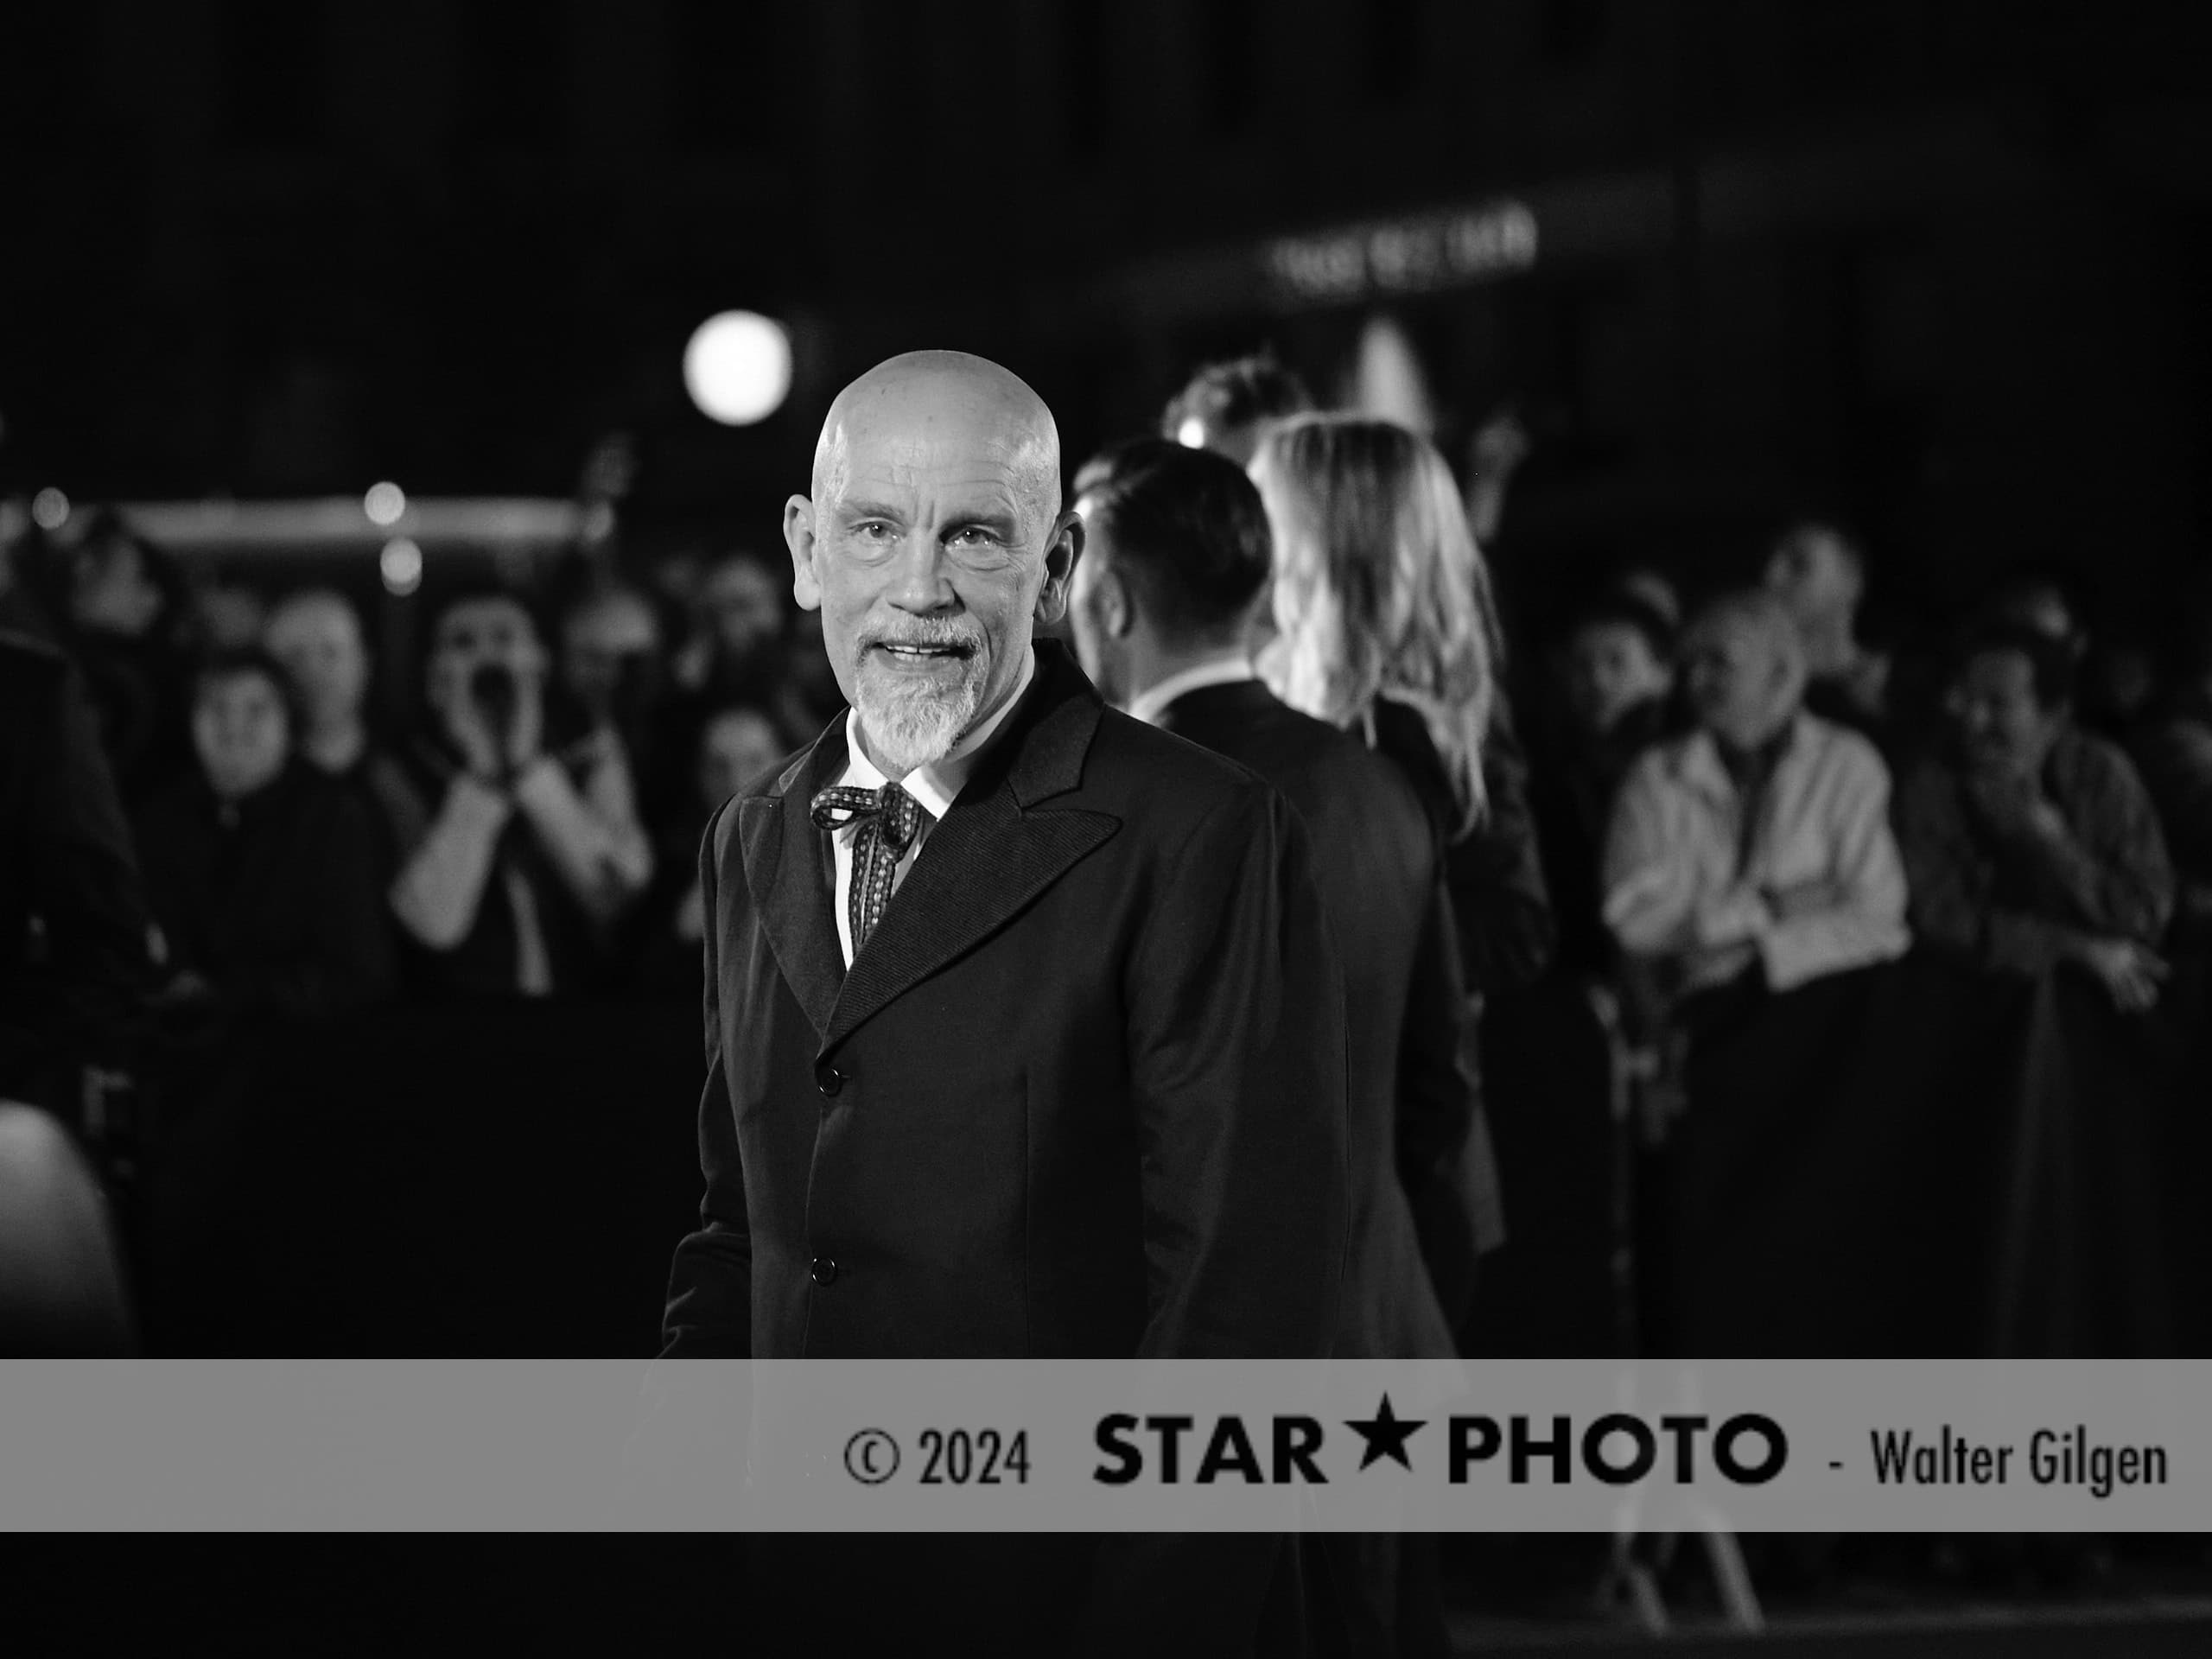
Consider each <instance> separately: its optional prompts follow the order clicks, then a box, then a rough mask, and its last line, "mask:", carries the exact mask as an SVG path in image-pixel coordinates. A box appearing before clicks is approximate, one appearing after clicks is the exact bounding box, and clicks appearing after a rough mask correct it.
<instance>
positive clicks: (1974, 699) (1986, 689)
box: [1949, 651, 2064, 777]
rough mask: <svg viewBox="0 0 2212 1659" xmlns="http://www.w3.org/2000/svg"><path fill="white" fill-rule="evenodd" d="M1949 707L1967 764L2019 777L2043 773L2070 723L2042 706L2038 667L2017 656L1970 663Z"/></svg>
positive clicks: (1988, 656) (1979, 657) (1993, 654)
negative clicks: (2062, 729) (2046, 758)
mask: <svg viewBox="0 0 2212 1659" xmlns="http://www.w3.org/2000/svg"><path fill="white" fill-rule="evenodd" d="M1949 705H1950V711H1951V718H1952V720H1953V721H1954V722H1955V728H1956V730H1957V733H1958V740H1959V747H1960V751H1961V754H1962V755H1963V756H1964V758H1965V760H1966V762H1967V765H1968V766H1971V767H1974V768H1975V769H1976V770H1986V771H1990V772H2003V773H2006V774H2008V775H2012V776H2016V777H2032V776H2033V775H2035V774H2036V773H2037V772H2040V771H2041V770H2042V769H2043V763H2044V756H2046V755H2048V754H2049V753H2050V746H2051V744H2052V743H2053V742H2054V741H2056V739H2057V736H2058V731H2059V728H2060V726H2061V724H2062V723H2063V718H2064V716H2063V712H2062V711H2060V710H2058V709H2045V708H2044V706H2043V705H2042V704H2041V703H2039V702H2037V701H2036V684H2035V669H2034V666H2033V665H2032V664H2030V662H2029V661H2028V659H2027V658H2026V656H2025V655H2024V654H2023V653H2022V652H2017V651H1984V652H1976V653H1975V654H1974V656H1972V657H1970V658H1967V662H1966V665H1965V666H1964V667H1963V668H1961V670H1960V671H1959V677H1958V678H1957V680H1956V681H1955V682H1954V683H1953V684H1952V687H1951V694H1950V698H1949Z"/></svg>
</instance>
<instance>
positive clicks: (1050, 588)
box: [1036, 507, 1083, 627]
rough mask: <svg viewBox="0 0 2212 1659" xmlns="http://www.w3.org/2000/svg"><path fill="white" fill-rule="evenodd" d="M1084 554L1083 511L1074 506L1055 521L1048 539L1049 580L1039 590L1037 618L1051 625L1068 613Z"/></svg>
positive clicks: (1046, 547) (1046, 551) (1047, 570)
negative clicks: (1070, 586) (1071, 587)
mask: <svg viewBox="0 0 2212 1659" xmlns="http://www.w3.org/2000/svg"><path fill="white" fill-rule="evenodd" d="M1082 556H1083V515H1082V514H1081V513H1079V512H1076V511H1075V510H1074V509H1073V508H1072V507H1071V508H1070V509H1069V510H1068V511H1067V512H1064V513H1062V514H1061V515H1060V516H1059V518H1058V519H1056V520H1055V521H1054V522H1053V524H1052V538H1051V539H1050V540H1049V541H1047V542H1046V543H1045V583H1044V586H1042V587H1041V588H1038V590H1037V610H1036V615H1037V620H1038V621H1039V622H1041V623H1043V624H1045V625H1046V626H1047V627H1049V626H1052V624H1053V623H1055V622H1057V621H1058V620H1060V619H1061V618H1062V617H1063V616H1065V615H1066V614H1067V608H1068V584H1069V583H1070V582H1072V581H1073V580H1074V579H1075V566H1076V561H1077V559H1080V558H1081V557H1082Z"/></svg>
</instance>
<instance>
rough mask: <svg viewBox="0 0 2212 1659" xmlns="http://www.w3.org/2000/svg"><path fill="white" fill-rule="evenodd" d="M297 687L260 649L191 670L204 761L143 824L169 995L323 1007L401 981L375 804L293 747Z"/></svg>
mask: <svg viewBox="0 0 2212 1659" xmlns="http://www.w3.org/2000/svg"><path fill="white" fill-rule="evenodd" d="M287 696H288V690H287V685H286V682H285V677H284V672H283V669H281V668H280V667H278V666H277V663H276V661H275V659H274V658H270V657H269V656H268V655H267V654H265V653H264V652H261V651H260V650H258V649H257V648H255V647H251V646H249V647H245V648H243V649H238V650H233V651H229V652H219V653H217V654H216V655H214V656H213V657H212V658H209V659H208V661H207V664H205V665H204V666H203V667H202V668H201V669H200V671H199V673H198V675H197V677H195V679H194V686H193V696H192V704H191V709H192V736H193V746H194V751H195V753H196V754H197V756H198V760H199V766H197V768H196V769H195V771H194V775H192V776H191V777H189V778H188V779H184V780H182V781H181V782H180V783H179V784H177V785H173V786H172V787H171V788H170V789H169V790H168V791H166V792H165V793H164V794H162V796H161V797H160V798H157V799H156V801H155V802H154V803H153V804H151V805H150V806H149V808H148V809H147V810H146V811H145V813H144V814H143V817H142V818H141V820H140V823H139V835H138V845H139V850H140V855H141V857H142V858H143V861H144V863H145V868H146V885H147V891H148V893H149V897H150V898H151V899H152V901H153V906H154V913H155V917H156V920H157V921H158V922H159V924H160V925H161V937H162V943H163V946H164V959H163V963H162V967H163V970H164V972H165V973H166V974H167V975H168V984H167V986H166V988H164V990H163V992H162V1001H164V1002H165V1003H167V1004H169V1005H172V1006H184V1007H197V1006H200V1005H209V1006H213V1007H217V1008H219V1009H223V1010H238V1011H245V1010H268V1011H273V1012H277V1013H282V1014H321V1013H327V1012H330V1011H333V1010H335V1009H339V1008H343V1007H350V1006H353V1005H355V1004H359V1003H363V1002H368V1001H375V1000H377V999H378V998H379V997H381V996H383V995H385V994H386V993H387V992H388V991H389V990H390V988H391V980H392V949H391V931H390V921H389V918H387V917H386V915H385V907H384V899H383V894H382V893H380V892H379V891H378V884H377V869H376V853H375V842H374V839H373V832H372V829H371V826H370V823H369V820H368V816H367V812H366V810H365V808H364V806H363V805H362V804H361V802H360V801H359V799H358V798H356V797H355V796H354V795H353V793H352V791H348V790H346V789H345V788H343V787H342V786H340V785H338V784H335V783H334V782H332V781H331V780H330V779H327V778H326V777H324V776H322V775H321V773H319V772H316V771H315V769H314V768H313V767H311V766H308V765H307V764H306V763H305V762H304V761H302V760H299V759H298V758H297V757H296V755H295V753H294V751H293V745H292V716H291V712H290V709H289V703H288V701H287Z"/></svg>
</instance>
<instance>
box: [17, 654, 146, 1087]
mask: <svg viewBox="0 0 2212 1659" xmlns="http://www.w3.org/2000/svg"><path fill="white" fill-rule="evenodd" d="M0 709H5V710H6V711H7V715H6V718H4V719H0V1098H8V1099H15V1100H23V1101H32V1102H35V1103H39V1104H41V1105H46V1106H49V1107H51V1108H53V1109H55V1110H57V1111H60V1112H63V1113H64V1114H65V1115H69V1116H73V1115H74V1112H75V1109H76V1102H77V1096H78V1093H79V1089H78V1083H79V1076H80V1073H81V1069H82V1068H83V1067H84V1066H86V1065H88V1064H90V1065H99V1066H101V1067H113V1066H118V1065H123V1064H124V1063H126V1062H127V1061H128V1060H129V1058H130V1047H131V1038H132V1035H133V1030H132V1027H133V1026H134V1024H135V1020H136V1014H137V1005H138V1001H139V999H140V997H141V996H142V995H143V993H144V992H145V991H146V990H147V989H148V988H149V982H150V972H149V969H150V963H149V959H148V956H147V940H148V923H149V916H148V913H147V911H146V908H145V902H144V899H143V893H142V890H141V887H140V882H139V873H138V864H137V856H136V855H135V852H134V850H133V848H132V845H131V840H130V826H129V823H128V822H127V821H126V820H125V818H124V815H123V809H122V807H121V805H120V804H118V800H117V798H116V791H115V782H114V779H112V778H111V776H110V774H109V772H108V768H107V760H106V757H105V753H103V752H102V750H101V748H100V743H99V731H98V729H97V726H96V724H95V721H94V719H93V715H92V708H91V705H90V704H89V703H88V702H86V698H85V695H84V688H83V686H82V684H81V683H79V680H78V677H77V675H76V672H75V671H74V670H73V668H72V667H71V666H70V664H69V661H68V659H67V658H65V657H64V656H62V654H61V653H60V652H59V651H57V650H55V649H54V648H53V647H52V646H50V645H44V644H41V643H40V642H38V641H35V640H30V639H19V638H16V637H15V636H12V635H7V634H0Z"/></svg>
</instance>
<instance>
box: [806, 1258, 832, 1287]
mask: <svg viewBox="0 0 2212 1659" xmlns="http://www.w3.org/2000/svg"><path fill="white" fill-rule="evenodd" d="M811 1277H812V1278H813V1280H814V1282H815V1283H816V1284H817V1285H834V1284H836V1282H837V1264H836V1262H833V1261H831V1260H830V1259H829V1257H828V1256H826V1255H817V1256H816V1257H815V1258H814V1268H813V1270H812V1274H811Z"/></svg>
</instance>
